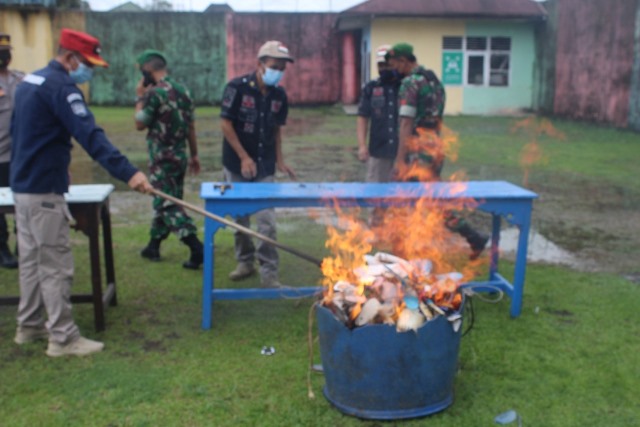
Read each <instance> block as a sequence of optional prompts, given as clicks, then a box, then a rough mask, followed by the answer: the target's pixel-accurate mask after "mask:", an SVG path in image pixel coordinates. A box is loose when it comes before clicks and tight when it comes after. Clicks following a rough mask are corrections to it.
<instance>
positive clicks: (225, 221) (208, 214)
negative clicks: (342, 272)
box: [152, 188, 322, 267]
mask: <svg viewBox="0 0 640 427" xmlns="http://www.w3.org/2000/svg"><path fill="white" fill-rule="evenodd" d="M152 193H153V194H155V195H156V196H158V197H162V198H163V199H165V200H169V201H170V202H173V203H175V204H176V205H180V206H182V207H183V208H185V209H189V210H191V211H193V212H197V213H199V214H200V215H204V216H206V217H207V218H211V219H212V220H214V221H217V222H219V223H222V224H224V225H226V226H229V227H231V228H233V229H235V230H238V231H239V232H241V233H244V234H247V235H249V236H252V237H255V238H256V239H260V240H262V241H263V242H267V243H269V244H271V245H273V246H276V247H278V248H280V249H282V250H283V251H286V252H289V253H290V254H293V255H295V256H297V257H299V258H302V259H304V260H307V261H309V262H312V263H313V264H315V265H316V266H317V267H320V266H322V260H320V259H318V258H315V257H313V256H311V255H308V254H305V253H304V252H300V251H299V250H297V249H294V248H292V247H290V246H287V245H285V244H282V243H280V242H278V241H276V240H273V239H271V238H270V237H267V236H265V235H264V234H260V233H256V232H255V231H253V230H252V229H250V228H247V227H244V226H242V225H240V224H238V223H236V222H234V221H230V220H228V219H226V218H223V217H221V216H218V215H216V214H213V213H211V212H207V211H205V210H204V209H202V208H200V207H198V206H196V205H192V204H191V203H187V202H185V201H184V200H181V199H178V198H177V197H173V196H170V195H168V194H167V193H163V192H162V191H160V190H156V189H155V188H154V189H153V190H152Z"/></svg>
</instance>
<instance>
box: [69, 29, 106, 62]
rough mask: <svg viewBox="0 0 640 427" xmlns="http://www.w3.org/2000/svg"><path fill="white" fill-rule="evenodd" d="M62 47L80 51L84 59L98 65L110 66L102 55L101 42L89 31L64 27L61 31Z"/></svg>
mask: <svg viewBox="0 0 640 427" xmlns="http://www.w3.org/2000/svg"><path fill="white" fill-rule="evenodd" d="M60 47H62V48H64V49H67V50H72V51H74V52H78V53H79V54H80V55H82V56H83V57H84V59H86V60H87V61H89V62H91V63H92V64H93V65H97V66H98V67H108V66H109V64H107V61H105V60H104V59H102V57H101V56H100V42H99V41H98V39H97V38H95V37H93V36H91V35H89V34H87V33H83V32H81V31H75V30H70V29H68V28H63V29H62V31H61V32H60Z"/></svg>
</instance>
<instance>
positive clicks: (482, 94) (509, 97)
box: [462, 22, 535, 114]
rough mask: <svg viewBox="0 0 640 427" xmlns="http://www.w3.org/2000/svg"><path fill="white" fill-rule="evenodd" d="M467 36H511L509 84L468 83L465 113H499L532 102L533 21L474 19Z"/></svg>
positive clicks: (523, 106)
mask: <svg viewBox="0 0 640 427" xmlns="http://www.w3.org/2000/svg"><path fill="white" fill-rule="evenodd" d="M466 35H467V36H485V37H492V36H496V37H499V36H504V37H511V61H510V67H511V69H510V70H509V71H510V76H509V85H508V86H505V87H492V86H465V87H464V95H463V98H464V105H463V109H462V112H463V113H465V114H500V113H504V112H511V111H516V110H521V109H530V108H531V107H532V105H533V74H534V64H535V39H534V26H533V24H532V23H526V22H518V23H502V22H473V23H468V24H467V25H466Z"/></svg>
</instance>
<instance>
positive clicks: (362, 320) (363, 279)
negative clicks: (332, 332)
mask: <svg viewBox="0 0 640 427" xmlns="http://www.w3.org/2000/svg"><path fill="white" fill-rule="evenodd" d="M364 261H365V264H364V265H362V266H360V267H357V268H355V269H353V270H352V274H353V279H352V280H351V281H346V280H339V281H337V282H336V283H335V284H334V285H333V288H332V292H330V294H331V296H330V297H329V298H325V301H324V305H325V306H326V307H328V308H329V309H330V310H331V311H332V312H333V314H334V315H335V316H336V317H337V318H338V319H339V320H341V321H343V322H344V323H345V325H347V326H348V327H350V328H353V327H357V326H364V325H367V324H387V325H395V326H396V329H397V331H398V332H405V331H409V330H414V331H415V330H417V329H418V328H419V327H420V326H422V325H423V324H424V323H425V322H427V321H429V320H431V319H433V318H434V317H436V316H445V317H447V319H448V320H449V321H451V322H452V324H453V327H454V330H455V331H456V332H457V330H458V329H459V328H460V325H461V323H462V316H461V315H460V314H459V313H458V310H459V308H460V304H461V302H462V295H461V293H460V291H459V287H460V285H461V280H462V277H463V276H462V274H460V273H458V272H448V273H444V274H433V273H432V268H433V263H432V262H431V261H430V260H426V259H414V260H405V259H402V258H399V257H397V256H394V255H391V254H388V253H384V252H378V253H376V254H375V255H365V256H364Z"/></svg>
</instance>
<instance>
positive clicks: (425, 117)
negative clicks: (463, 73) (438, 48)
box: [398, 65, 445, 129]
mask: <svg viewBox="0 0 640 427" xmlns="http://www.w3.org/2000/svg"><path fill="white" fill-rule="evenodd" d="M398 100H399V104H400V113H399V114H400V117H411V118H413V127H414V129H415V128H419V127H423V128H429V129H437V128H438V127H439V125H440V122H441V121H442V114H443V113H444V103H445V92H444V86H443V85H442V83H440V80H438V77H436V75H435V73H434V72H433V71H431V70H427V69H425V68H424V67H423V66H422V65H419V66H417V67H416V68H415V69H414V70H413V71H412V72H411V74H410V75H408V76H407V77H405V78H404V79H403V80H402V83H401V85H400V91H399V92H398Z"/></svg>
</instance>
